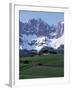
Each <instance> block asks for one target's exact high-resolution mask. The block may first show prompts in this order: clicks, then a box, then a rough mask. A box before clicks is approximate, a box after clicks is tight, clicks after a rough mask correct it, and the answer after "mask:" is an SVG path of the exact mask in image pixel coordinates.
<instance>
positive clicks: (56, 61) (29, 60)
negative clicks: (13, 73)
mask: <svg viewBox="0 0 72 90" xmlns="http://www.w3.org/2000/svg"><path fill="white" fill-rule="evenodd" d="M53 77H64V54H49V55H40V56H39V55H35V56H29V57H20V59H19V79H31V78H53Z"/></svg>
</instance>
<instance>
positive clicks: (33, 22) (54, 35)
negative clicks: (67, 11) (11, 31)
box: [19, 18, 64, 51]
mask: <svg viewBox="0 0 72 90" xmlns="http://www.w3.org/2000/svg"><path fill="white" fill-rule="evenodd" d="M19 44H20V49H26V50H32V49H34V50H37V51H39V50H41V49H42V48H43V47H50V48H53V49H58V48H59V47H62V45H64V22H63V21H62V22H61V21H59V23H57V24H56V25H54V24H53V25H51V26H50V25H49V24H48V23H46V22H44V21H43V20H42V19H34V18H33V19H30V20H29V21H28V22H25V23H23V22H21V21H19ZM59 49H61V48H59Z"/></svg>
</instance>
